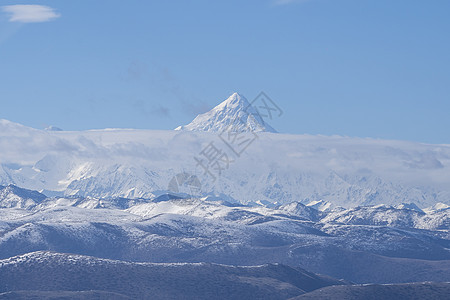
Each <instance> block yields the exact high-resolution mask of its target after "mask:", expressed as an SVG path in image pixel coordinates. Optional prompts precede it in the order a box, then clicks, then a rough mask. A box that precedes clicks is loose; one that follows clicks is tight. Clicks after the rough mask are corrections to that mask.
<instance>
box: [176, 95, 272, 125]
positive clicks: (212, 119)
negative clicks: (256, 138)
mask: <svg viewBox="0 0 450 300" xmlns="http://www.w3.org/2000/svg"><path fill="white" fill-rule="evenodd" d="M175 130H188V131H209V132H222V131H224V130H228V131H233V132H277V131H276V130H275V129H273V128H272V127H271V126H270V125H269V124H267V122H266V121H265V120H263V118H262V117H261V116H260V115H259V113H258V111H257V110H256V109H255V108H254V107H252V106H251V105H250V103H249V102H248V101H247V99H245V97H244V96H242V95H240V94H238V93H234V94H233V95H231V96H230V97H229V98H228V99H226V100H225V101H223V102H222V103H220V104H219V105H217V106H216V107H214V108H213V109H211V110H210V111H208V112H206V113H204V114H201V115H198V116H197V117H196V118H195V119H194V120H193V121H192V122H191V123H189V124H188V125H185V126H179V127H177V128H175Z"/></svg>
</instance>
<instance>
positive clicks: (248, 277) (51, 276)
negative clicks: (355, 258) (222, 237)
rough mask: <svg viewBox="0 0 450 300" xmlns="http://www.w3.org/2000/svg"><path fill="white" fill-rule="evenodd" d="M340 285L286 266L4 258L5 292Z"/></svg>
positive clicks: (139, 295)
mask: <svg viewBox="0 0 450 300" xmlns="http://www.w3.org/2000/svg"><path fill="white" fill-rule="evenodd" d="M336 284H343V283H342V282H340V281H338V280H334V279H331V278H326V277H322V276H318V275H315V274H313V273H310V272H307V271H305V270H301V269H293V268H290V267H287V266H283V265H263V266H256V267H232V266H225V265H215V264H206V263H199V264H149V263H130V262H122V261H115V260H105V259H98V258H94V257H88V256H79V255H69V254H58V253H50V252H35V253H30V254H27V255H22V256H16V257H12V258H9V259H6V260H0V292H7V291H8V292H11V291H23V290H30V291H33V290H38V291H39V290H41V291H72V292H76V291H90V290H99V291H107V292H110V293H117V294H120V295H124V296H128V297H131V298H133V299H149V298H154V299H251V298H253V299H287V298H290V297H293V296H296V295H300V294H303V293H305V292H310V291H313V290H315V289H318V288H321V287H325V286H329V285H336ZM20 293H22V294H24V293H25V294H26V292H24V291H23V292H20ZM20 293H19V295H20ZM29 293H32V292H29ZM0 296H1V294H0ZM6 296H7V294H6V295H4V297H6ZM102 296H106V295H102ZM116 296H117V297H118V298H120V297H119V296H118V295H116ZM0 299H1V298H0Z"/></svg>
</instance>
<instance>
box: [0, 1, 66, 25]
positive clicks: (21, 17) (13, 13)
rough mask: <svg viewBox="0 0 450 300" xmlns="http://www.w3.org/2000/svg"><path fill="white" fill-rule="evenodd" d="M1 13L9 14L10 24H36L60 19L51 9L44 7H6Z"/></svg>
mask: <svg viewBox="0 0 450 300" xmlns="http://www.w3.org/2000/svg"><path fill="white" fill-rule="evenodd" d="M2 11H3V12H5V13H8V14H9V21H10V22H20V23H38V22H47V21H51V20H53V19H56V18H58V17H60V16H61V15H60V14H58V13H57V12H56V11H55V10H54V9H53V8H51V7H48V6H44V5H7V6H3V7H2Z"/></svg>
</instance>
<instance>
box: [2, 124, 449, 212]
mask: <svg viewBox="0 0 450 300" xmlns="http://www.w3.org/2000/svg"><path fill="white" fill-rule="evenodd" d="M243 134H244V135H246V136H248V137H250V136H251V137H254V135H253V134H252V133H243ZM210 145H214V146H215V147H216V148H217V149H218V150H219V151H221V153H226V154H227V155H228V158H229V164H228V165H222V167H223V169H222V170H221V172H220V174H219V173H218V172H217V171H216V170H214V169H213V166H210V168H211V172H212V173H213V174H214V175H215V176H216V180H215V181H214V180H213V178H212V177H211V176H210V175H209V174H208V173H207V172H205V170H204V169H203V168H202V167H201V166H200V165H199V163H198V161H196V160H195V159H196V158H197V159H199V160H203V161H204V162H205V161H206V157H205V156H204V155H202V151H203V150H205V149H206V148H207V147H209V146H210ZM209 150H211V149H209ZM0 153H1V155H0V184H1V185H4V186H6V185H8V184H14V185H17V186H20V187H23V188H27V189H32V190H38V191H41V192H42V193H44V194H46V195H48V196H53V195H55V196H58V195H59V196H61V195H65V196H71V195H75V196H81V197H87V196H91V197H127V198H153V197H155V196H158V195H160V194H163V193H165V192H166V191H167V190H168V189H169V184H170V182H171V180H172V179H173V178H174V176H175V175H177V174H180V173H189V174H192V175H195V176H197V178H198V180H199V182H200V187H199V190H200V192H199V194H200V195H208V194H213V195H214V194H216V195H226V196H228V197H230V198H234V199H236V200H237V201H239V202H241V203H244V204H246V203H278V204H286V203H290V202H293V201H297V202H302V203H304V204H310V205H316V204H318V203H321V205H322V204H323V205H324V206H323V207H322V208H321V209H322V210H325V209H330V208H332V207H336V206H343V207H346V208H349V207H354V206H358V205H376V204H387V205H399V204H401V203H414V204H415V205H417V206H418V207H419V208H420V209H424V208H425V207H430V206H433V205H435V204H436V203H438V202H440V203H443V204H446V205H448V204H450V182H449V180H450V179H449V178H450V146H448V145H427V144H421V143H413V142H404V141H385V140H377V139H363V138H349V137H339V136H332V137H326V136H310V135H287V134H272V133H267V132H258V133H257V138H256V139H255V140H254V141H253V143H251V144H250V145H249V146H248V147H246V148H245V151H243V152H242V153H241V154H240V155H239V156H238V155H236V154H235V153H234V152H233V151H232V150H231V149H230V147H228V145H227V144H226V143H225V142H224V140H222V139H221V138H220V137H219V136H218V134H216V133H213V132H200V131H185V130H182V131H155V130H132V129H105V130H91V131H82V132H68V131H43V130H35V129H32V128H28V127H25V126H22V125H20V124H15V123H12V122H9V121H5V120H3V121H0ZM222 162H223V163H225V162H224V161H222ZM327 202H328V203H330V204H327Z"/></svg>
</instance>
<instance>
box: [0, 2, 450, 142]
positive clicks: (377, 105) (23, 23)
mask: <svg viewBox="0 0 450 300" xmlns="http://www.w3.org/2000/svg"><path fill="white" fill-rule="evenodd" d="M17 4H26V5H31V4H33V5H41V7H40V8H41V10H39V11H37V12H36V11H32V12H29V11H23V9H22V8H23V7H22V8H20V7H19V8H18V7H12V5H17ZM0 6H2V8H1V9H0V104H1V109H0V118H4V119H8V120H11V121H14V122H19V123H22V124H25V125H28V126H32V127H35V128H44V127H46V126H48V125H54V126H58V127H61V128H63V129H65V130H84V129H94V128H107V127H125V128H145V129H172V128H175V127H177V126H178V125H180V124H186V123H188V122H190V121H191V120H192V119H193V118H194V117H195V116H196V115H197V114H198V113H201V112H205V111H206V110H208V109H209V108H212V107H213V106H215V105H216V104H218V103H219V102H220V101H222V100H224V99H225V98H227V97H228V96H229V95H230V94H231V93H233V92H234V91H238V92H240V93H241V94H243V95H245V96H246V97H247V98H248V99H249V100H252V98H253V97H255V96H256V95H258V93H259V92H260V91H265V92H266V93H267V94H268V95H269V96H270V97H271V98H272V99H273V100H274V101H275V102H276V103H277V104H278V105H279V106H280V107H281V108H282V109H283V110H284V114H283V115H282V116H281V117H280V118H278V119H276V120H273V122H271V125H272V126H273V127H274V128H276V129H277V130H278V131H280V132H285V133H295V134H303V133H308V134H324V135H333V134H338V135H347V136H359V137H373V138H386V139H403V140H414V141H420V142H427V143H447V144H449V143H450V131H449V128H450V118H449V112H450V18H449V17H448V16H449V12H450V1H448V0H434V1H425V0H420V1H419V0H396V1H392V0H372V1H369V0H351V1H350V0H309V1H287V0H281V1H274V0H259V1H251V0H248V1H234V0H230V1H196V0H193V1H135V0H129V1H115V0H109V1H101V0H96V1H87V0H85V1H82V0H77V1H75V0H64V1H22V2H20V3H19V2H17V1H4V0H0ZM34 8H36V7H34ZM42 8H43V10H42ZM33 13H36V14H37V15H30V14H33Z"/></svg>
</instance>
